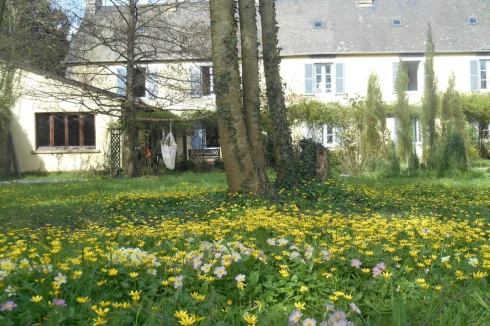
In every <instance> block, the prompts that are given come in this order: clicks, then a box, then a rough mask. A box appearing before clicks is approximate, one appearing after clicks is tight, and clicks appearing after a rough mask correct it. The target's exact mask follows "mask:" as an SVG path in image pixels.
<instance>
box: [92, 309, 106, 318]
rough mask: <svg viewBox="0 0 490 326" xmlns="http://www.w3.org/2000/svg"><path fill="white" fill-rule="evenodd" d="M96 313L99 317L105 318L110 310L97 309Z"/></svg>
mask: <svg viewBox="0 0 490 326" xmlns="http://www.w3.org/2000/svg"><path fill="white" fill-rule="evenodd" d="M94 311H95V313H96V314H97V315H99V317H105V316H106V315H107V314H108V313H109V311H110V310H109V308H105V309H102V308H97V309H95V310H94Z"/></svg>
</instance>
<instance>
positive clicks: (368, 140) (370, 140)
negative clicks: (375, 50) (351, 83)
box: [364, 73, 386, 157]
mask: <svg viewBox="0 0 490 326" xmlns="http://www.w3.org/2000/svg"><path fill="white" fill-rule="evenodd" d="M365 108H366V130H365V137H364V139H365V141H364V155H366V157H368V156H372V155H374V156H377V155H378V154H379V149H380V148H381V147H382V145H384V136H385V133H386V112H385V108H384V105H383V94H382V92H381V86H380V85H379V77H378V75H377V74H376V73H371V74H370V75H369V80H368V88H367V95H366V100H365Z"/></svg>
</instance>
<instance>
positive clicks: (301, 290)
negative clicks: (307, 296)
mask: <svg viewBox="0 0 490 326" xmlns="http://www.w3.org/2000/svg"><path fill="white" fill-rule="evenodd" d="M308 290H309V289H308V287H307V286H304V285H303V286H301V287H300V288H299V292H301V293H304V292H308Z"/></svg>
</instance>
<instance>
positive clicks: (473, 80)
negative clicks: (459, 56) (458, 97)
mask: <svg viewBox="0 0 490 326" xmlns="http://www.w3.org/2000/svg"><path fill="white" fill-rule="evenodd" d="M478 79H479V78H478V60H471V61H470V89H471V91H472V92H477V91H479V90H480V87H479V85H478Z"/></svg>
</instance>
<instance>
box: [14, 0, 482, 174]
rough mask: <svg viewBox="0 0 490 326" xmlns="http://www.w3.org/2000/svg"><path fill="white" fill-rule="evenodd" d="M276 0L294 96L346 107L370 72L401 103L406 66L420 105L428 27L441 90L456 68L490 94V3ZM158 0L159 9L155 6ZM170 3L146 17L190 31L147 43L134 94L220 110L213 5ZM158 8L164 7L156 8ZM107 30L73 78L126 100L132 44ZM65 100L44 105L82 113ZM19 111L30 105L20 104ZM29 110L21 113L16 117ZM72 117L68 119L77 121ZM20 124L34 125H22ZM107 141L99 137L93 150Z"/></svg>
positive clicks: (326, 129) (93, 13) (144, 25)
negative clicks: (127, 53)
mask: <svg viewBox="0 0 490 326" xmlns="http://www.w3.org/2000/svg"><path fill="white" fill-rule="evenodd" d="M122 3H124V2H122ZM172 3H174V2H172ZM275 3H276V10H277V20H278V25H279V36H278V37H279V42H280V44H279V45H280V47H281V49H282V50H281V56H282V62H281V76H282V79H283V81H284V84H285V92H286V94H287V95H292V94H294V95H300V96H305V97H307V98H314V99H317V100H320V101H324V102H330V101H337V102H341V103H344V102H345V101H346V97H353V96H356V95H357V94H359V95H360V96H365V94H366V90H367V83H368V77H369V75H370V74H371V73H372V72H374V73H376V74H377V75H378V76H379V79H380V84H381V88H382V91H383V100H384V101H385V102H387V103H393V102H394V101H395V100H396V94H395V92H394V82H395V76H396V73H397V71H398V67H399V65H400V64H403V65H404V67H405V68H406V69H407V71H408V75H409V85H408V89H407V94H408V95H409V100H410V103H412V104H418V103H421V99H422V96H423V92H424V66H425V54H424V52H425V41H426V33H427V29H428V25H429V24H430V25H431V27H432V31H433V40H434V43H435V50H436V55H435V60H434V68H435V74H436V76H437V86H438V90H439V91H444V90H445V89H446V87H447V85H448V80H449V76H450V75H451V74H452V73H454V75H455V77H456V88H457V90H458V91H460V92H487V91H488V90H490V84H489V81H488V77H487V75H488V74H487V72H488V70H489V69H490V33H488V32H487V31H488V30H490V3H488V2H487V1H474V0H458V1H457V0H431V1H423V0H404V1H401V0H372V1H371V0H276V1H275ZM150 4H151V6H153V7H152V8H153V9H151V10H149V9H150V7H149V6H150ZM170 4H171V2H167V1H150V2H149V3H148V2H145V1H142V2H140V8H141V12H145V10H144V9H145V8H146V9H148V10H147V13H145V15H150V14H151V11H152V10H160V11H161V12H163V14H162V15H159V16H158V17H160V18H159V19H161V24H167V25H165V26H167V27H168V26H173V27H174V29H175V35H181V34H179V33H183V32H185V34H186V35H187V37H186V38H177V37H175V38H174V41H172V42H170V41H169V39H168V38H167V39H165V40H160V41H158V42H160V43H158V42H157V44H152V46H151V48H149V47H148V45H145V46H146V47H145V46H143V45H142V46H141V51H140V52H139V55H140V57H139V59H138V67H137V72H136V75H135V77H134V78H135V81H136V83H135V85H136V87H135V88H134V89H133V94H134V95H135V97H138V98H139V99H140V100H141V101H142V102H143V103H145V104H146V105H148V106H150V107H153V108H157V109H163V110H169V111H170V112H173V113H176V114H185V113H186V112H189V111H192V110H196V109H198V110H202V111H206V110H213V106H214V94H213V87H214V85H213V77H212V75H213V73H212V61H211V52H210V38H209V36H210V28H209V27H210V21H209V12H208V10H209V7H208V3H207V2H206V1H193V2H190V3H188V4H187V5H185V6H177V5H176V6H175V7H169V6H170ZM158 5H161V8H163V9H158ZM86 6H87V8H86V9H87V10H86V12H87V15H88V16H90V17H91V19H92V20H95V21H97V22H99V24H98V25H100V26H102V27H104V26H105V27H106V28H107V29H108V30H110V28H112V27H111V26H113V25H111V24H116V25H117V24H118V22H119V20H118V19H117V13H118V8H116V7H115V6H114V5H113V2H112V1H103V0H86ZM155 8H157V9H155ZM162 17H163V18H162ZM138 24H139V25H136V26H137V29H136V33H137V34H136V35H138V37H139V38H140V39H141V40H142V42H143V43H142V44H146V43H145V40H148V39H155V35H156V34H155V33H156V31H159V30H161V26H158V27H157V26H155V25H152V23H150V22H149V21H148V20H145V17H143V16H142V18H141V19H140V20H139V21H138ZM259 25H260V24H259ZM177 27H178V28H177ZM167 30H168V28H167ZM189 31H192V33H190V32H189ZM119 32H120V30H119ZM101 33H102V32H96V31H94V30H91V29H90V28H88V27H87V28H85V29H84V26H83V25H82V26H81V28H80V30H79V32H78V33H77V35H75V36H74V38H73V40H72V45H71V49H70V53H69V55H68V56H67V58H66V59H65V64H66V66H67V77H69V78H70V79H74V80H77V81H78V82H80V83H84V84H86V85H90V86H92V87H95V88H97V89H101V90H103V91H106V92H110V93H113V94H116V95H120V96H123V95H124V92H126V88H125V85H126V82H127V76H126V73H127V72H126V66H127V60H126V58H125V57H124V53H123V54H121V53H119V52H120V49H119V48H118V46H120V45H121V44H122V43H121V42H124V40H125V38H124V37H122V36H124V35H120V36H121V37H120V38H117V37H116V38H114V39H113V41H112V42H113V43H110V42H109V41H108V40H109V39H111V36H113V35H116V36H117V35H118V34H117V32H112V34H111V32H107V33H108V34H103V33H102V34H103V36H104V39H105V40H106V42H105V43H104V42H102V43H100V42H99V41H100V38H98V35H99V34H100V35H102V34H101ZM120 34H123V33H120ZM169 36H171V35H169ZM171 39H172V38H171ZM177 39H178V40H179V42H183V41H182V40H185V41H186V42H187V43H186V44H185V46H184V44H180V43H179V44H176V41H175V40H177ZM97 42H99V43H98V44H97ZM168 42H170V43H168ZM169 44H171V45H169ZM118 51H119V52H118ZM123 52H124V51H123ZM29 103H31V102H29ZM29 105H30V106H31V107H33V108H34V107H36V106H37V104H32V103H31V104H29ZM59 105H60V106H59V108H58V107H57V108H49V107H48V108H45V109H47V110H48V111H49V110H51V111H50V112H54V113H56V112H61V111H65V110H67V111H66V112H70V111H71V112H75V111H76V112H78V110H82V108H71V107H67V108H64V107H62V106H63V105H62V103H61V104H59ZM99 107H100V106H99ZM84 109H86V108H84ZM19 110H25V109H24V108H20V107H19ZM33 112H34V111H33ZM21 114H23V113H21V112H20V111H19V113H18V115H21ZM25 119H29V120H30V121H31V122H30V123H29V125H33V122H35V119H41V120H42V119H43V118H42V117H41V116H39V117H38V116H36V112H34V114H31V116H30V117H29V118H25V117H23V118H22V121H24V120H25ZM44 119H48V118H47V117H44ZM69 119H70V118H68V125H70V121H71V120H69ZM97 119H99V120H100V122H99V120H97ZM97 119H96V122H97V123H96V125H95V127H94V128H96V130H97V137H96V139H97V140H96V142H97V141H101V140H102V139H104V138H107V137H105V136H104V135H107V128H106V127H104V126H107V123H109V121H110V120H111V119H112V118H107V120H108V122H105V120H104V119H105V118H103V117H102V116H100V117H99V118H97ZM26 121H27V120H26ZM65 123H66V121H65ZM395 124H396V123H395V121H394V119H393V118H388V121H387V125H388V128H389V129H390V131H391V136H392V138H393V139H396V132H395ZM21 125H22V126H24V125H26V124H25V123H24V122H22V123H21ZM57 126H59V127H61V124H57V125H56V126H53V128H54V129H55V133H57V132H58V131H56V130H57V129H56V128H58V127H57ZM168 127H169V126H168V124H166V123H162V129H163V130H165V129H167V131H168ZM104 128H106V129H105V130H103V129H104ZM415 128H419V124H417V123H416V124H415ZM27 129H28V131H29V132H31V135H30V136H29V141H30V144H31V145H30V146H31V148H30V150H31V151H38V149H39V148H42V147H43V146H39V144H41V143H42V140H41V139H39V137H40V136H36V135H35V134H34V133H32V130H31V129H30V128H27ZM65 130H66V128H65ZM214 133H215V131H212V130H205V129H203V128H201V127H199V125H198V124H196V126H195V128H194V130H193V132H192V133H186V134H184V133H182V134H178V135H177V136H178V137H177V141H178V145H179V156H180V158H181V159H185V158H192V156H193V155H195V154H196V153H209V154H213V155H214V156H215V157H219V140H217V139H213V140H212V139H211V138H212V137H210V136H209V135H211V134H214ZM99 134H100V136H99ZM293 134H294V135H293V136H294V137H295V138H302V137H304V136H308V130H305V128H299V129H297V130H294V132H293ZM415 134H416V135H417V137H416V138H417V139H416V140H415V142H416V145H418V146H417V147H418V150H419V151H420V145H421V139H420V137H419V132H417V130H415ZM36 137H37V138H36ZM336 137H337V135H336V133H335V129H334V126H323V130H322V132H321V139H319V141H321V142H322V143H323V144H324V145H325V146H327V147H333V146H336V145H337V140H336ZM214 138H216V137H214ZM50 141H51V140H50ZM65 145H66V144H65ZM68 145H70V144H68ZM84 146H85V145H84ZM103 146H104V145H103V144H102V143H97V144H96V148H95V150H97V149H98V148H103ZM68 147H69V146H68ZM88 149H90V148H88ZM206 150H210V151H208V152H206ZM213 150H214V152H212V151H213ZM216 150H217V151H216ZM193 151H194V152H193ZM199 151H200V152H199ZM38 152H39V153H38V154H36V155H54V156H52V157H51V156H47V157H49V159H47V160H48V161H49V162H50V163H49V164H48V163H45V166H46V167H49V170H51V169H78V168H82V165H81V163H76V162H75V161H82V160H83V159H82V158H81V157H80V158H79V157H77V156H74V155H73V154H69V153H58V154H41V152H40V151H38ZM211 152H212V153H211ZM101 153H102V152H101ZM193 153H194V154H193ZM89 154H91V155H93V156H95V154H99V153H86V154H84V155H86V156H88V155H89ZM31 155H34V154H31ZM77 155H79V154H77ZM101 156H103V154H101ZM211 157H212V155H211ZM89 160H92V158H90V159H89ZM93 160H94V162H95V161H97V160H95V159H93ZM97 162H99V161H97ZM29 164H31V163H29ZM95 165H97V164H95ZM58 167H60V168H58ZM29 169H32V170H35V169H39V163H32V164H31V165H30V166H29ZM47 169H48V168H47Z"/></svg>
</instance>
